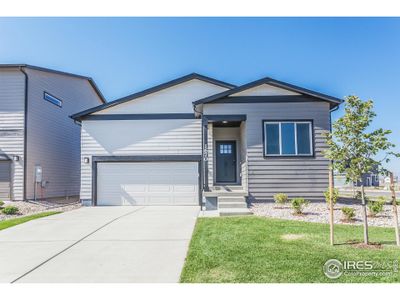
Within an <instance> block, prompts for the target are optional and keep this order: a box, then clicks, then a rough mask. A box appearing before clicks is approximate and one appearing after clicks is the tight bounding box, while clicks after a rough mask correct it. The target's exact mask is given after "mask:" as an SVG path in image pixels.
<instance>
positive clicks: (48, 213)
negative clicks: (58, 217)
mask: <svg viewBox="0 0 400 300" xmlns="http://www.w3.org/2000/svg"><path fill="white" fill-rule="evenodd" d="M59 213H60V211H46V212H42V213H38V214H35V215H30V216H25V217H20V218H14V219H9V220H4V221H0V230H3V229H6V228H9V227H12V226H15V225H18V224H22V223H25V222H28V221H31V220H34V219H38V218H43V217H47V216H51V215H55V214H59Z"/></svg>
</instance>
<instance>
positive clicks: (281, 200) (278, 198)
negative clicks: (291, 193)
mask: <svg viewBox="0 0 400 300" xmlns="http://www.w3.org/2000/svg"><path fill="white" fill-rule="evenodd" d="M274 200H275V203H276V204H281V205H283V204H285V203H287V201H288V196H287V195H286V194H284V193H279V194H275V195H274Z"/></svg>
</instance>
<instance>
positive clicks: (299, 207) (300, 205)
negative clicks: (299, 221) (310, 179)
mask: <svg viewBox="0 0 400 300" xmlns="http://www.w3.org/2000/svg"><path fill="white" fill-rule="evenodd" d="M309 203H310V202H309V201H308V200H306V199H304V198H293V199H292V207H293V210H294V213H295V214H296V215H301V214H302V213H303V209H304V207H306V206H307V205H308V204H309Z"/></svg>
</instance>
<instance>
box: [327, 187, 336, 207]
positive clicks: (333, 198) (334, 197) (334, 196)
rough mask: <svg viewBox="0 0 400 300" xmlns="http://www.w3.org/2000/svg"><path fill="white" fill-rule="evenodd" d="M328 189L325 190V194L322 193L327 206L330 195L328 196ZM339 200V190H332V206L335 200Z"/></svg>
mask: <svg viewBox="0 0 400 300" xmlns="http://www.w3.org/2000/svg"><path fill="white" fill-rule="evenodd" d="M329 194H330V193H329V189H327V190H326V192H324V195H325V200H326V204H328V206H329V204H330V203H329V200H330V197H329V196H330V195H329ZM338 198H339V190H338V189H333V193H332V200H333V201H332V202H333V206H335V204H336V201H337V199H338Z"/></svg>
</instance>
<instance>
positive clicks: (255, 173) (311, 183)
mask: <svg viewBox="0 0 400 300" xmlns="http://www.w3.org/2000/svg"><path fill="white" fill-rule="evenodd" d="M203 109H204V114H246V115H247V121H246V137H247V138H246V139H247V159H248V190H249V198H250V200H251V201H254V200H256V201H257V200H259V201H262V200H271V199H272V198H273V195H274V194H275V193H286V194H288V195H289V197H291V198H293V197H305V198H307V199H310V200H317V199H318V200H319V199H323V194H322V193H323V191H324V190H325V189H326V187H327V184H328V160H327V159H326V158H324V157H323V153H322V151H323V150H324V149H326V143H325V139H324V137H323V133H324V132H326V131H328V130H329V104H328V103H326V102H322V101H321V102H312V103H249V104H206V105H204V108H203ZM263 119H274V120H295V119H312V120H313V122H314V144H315V148H314V153H315V157H309V158H301V157H295V158H272V157H268V158H264V156H263V131H262V120H263Z"/></svg>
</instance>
